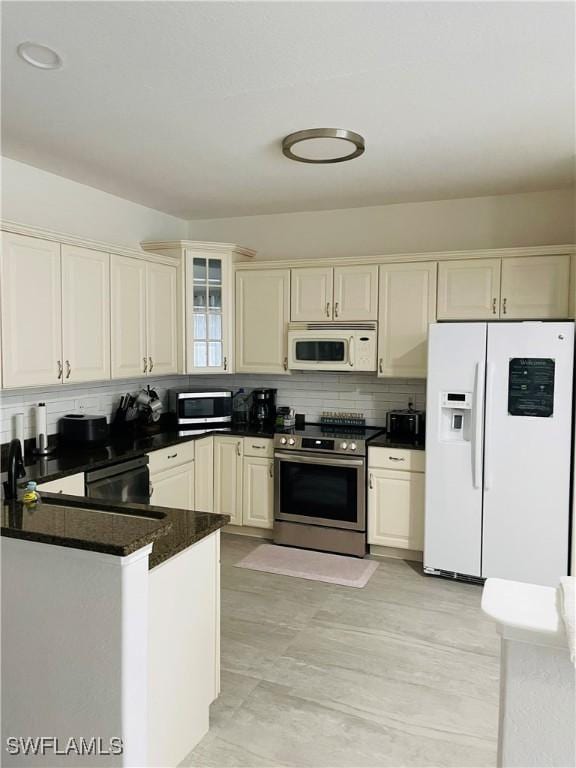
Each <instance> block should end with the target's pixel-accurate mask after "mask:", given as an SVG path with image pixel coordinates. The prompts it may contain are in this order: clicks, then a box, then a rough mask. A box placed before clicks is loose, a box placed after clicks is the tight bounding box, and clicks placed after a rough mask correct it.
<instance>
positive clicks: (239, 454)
mask: <svg viewBox="0 0 576 768" xmlns="http://www.w3.org/2000/svg"><path fill="white" fill-rule="evenodd" d="M240 448H241V446H240V443H236V456H242V453H241V451H240Z"/></svg>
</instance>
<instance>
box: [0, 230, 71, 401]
mask: <svg viewBox="0 0 576 768" xmlns="http://www.w3.org/2000/svg"><path fill="white" fill-rule="evenodd" d="M1 274H2V279H1V281H0V282H1V291H2V297H1V299H2V300H1V304H2V374H3V386H4V387H30V386H38V385H42V384H49V385H52V384H58V383H60V382H61V381H62V370H63V368H62V365H63V361H62V304H61V273H60V244H59V243H54V242H51V241H48V240H40V239H39V238H35V237H26V236H23V235H14V234H9V233H3V234H2V266H1Z"/></svg>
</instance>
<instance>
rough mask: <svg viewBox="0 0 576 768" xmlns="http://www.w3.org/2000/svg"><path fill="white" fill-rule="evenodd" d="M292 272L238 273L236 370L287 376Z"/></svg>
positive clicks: (277, 270) (273, 270)
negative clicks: (284, 374) (285, 374)
mask: <svg viewBox="0 0 576 768" xmlns="http://www.w3.org/2000/svg"><path fill="white" fill-rule="evenodd" d="M289 319H290V270H288V269H258V270H238V271H237V273H236V371H237V372H238V373H276V374H278V373H287V371H288V333H287V332H288V321H289Z"/></svg>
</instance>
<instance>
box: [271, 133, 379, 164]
mask: <svg viewBox="0 0 576 768" xmlns="http://www.w3.org/2000/svg"><path fill="white" fill-rule="evenodd" d="M364 149H365V147H364V137H363V136H360V134H359V133H354V131H346V130H344V129H343V128H310V129H309V130H307V131H297V132H296V133H291V134H290V135H289V136H286V138H285V139H284V140H283V141H282V152H283V153H284V154H285V155H286V157H288V158H290V160H296V161H298V162H299V163H343V162H344V161H345V160H353V159H354V158H355V157H359V156H360V155H361V154H363V152H364Z"/></svg>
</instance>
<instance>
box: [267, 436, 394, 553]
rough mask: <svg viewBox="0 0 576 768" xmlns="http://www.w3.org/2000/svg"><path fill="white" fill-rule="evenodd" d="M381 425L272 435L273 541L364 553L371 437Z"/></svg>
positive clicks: (305, 546)
mask: <svg viewBox="0 0 576 768" xmlns="http://www.w3.org/2000/svg"><path fill="white" fill-rule="evenodd" d="M380 432H381V430H379V429H362V430H357V431H348V430H346V431H343V430H341V429H340V430H335V429H334V428H326V427H321V426H309V427H306V429H304V430H302V431H300V430H299V431H295V432H292V433H288V434H286V433H279V434H276V435H274V465H275V466H274V468H275V473H274V541H275V543H276V544H286V545H290V546H293V547H302V548H305V549H319V550H323V551H325V552H337V553H340V554H346V555H356V556H357V557H364V555H365V554H366V552H367V544H366V455H367V445H366V443H367V441H368V440H369V439H370V438H371V437H374V436H375V435H377V434H379V433H380Z"/></svg>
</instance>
